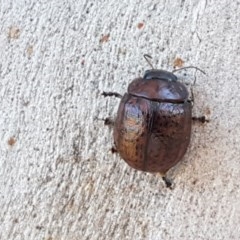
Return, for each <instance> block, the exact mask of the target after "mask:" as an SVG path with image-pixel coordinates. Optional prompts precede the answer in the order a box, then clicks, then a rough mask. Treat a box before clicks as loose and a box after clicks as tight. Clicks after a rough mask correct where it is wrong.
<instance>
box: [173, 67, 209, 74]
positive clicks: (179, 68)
mask: <svg viewBox="0 0 240 240" xmlns="http://www.w3.org/2000/svg"><path fill="white" fill-rule="evenodd" d="M187 68H195V69H196V70H198V71H200V72H201V73H203V74H204V75H206V73H205V72H204V71H203V70H202V69H200V68H198V67H194V66H188V67H183V68H179V69H175V70H173V71H172V72H177V71H181V70H184V69H187Z"/></svg>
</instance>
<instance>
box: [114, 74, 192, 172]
mask: <svg viewBox="0 0 240 240" xmlns="http://www.w3.org/2000/svg"><path fill="white" fill-rule="evenodd" d="M188 95H189V94H188V91H187V89H186V87H185V86H184V85H183V84H182V83H180V82H178V81H177V77H176V76H175V75H174V74H173V73H171V72H167V71H163V70H148V71H146V72H145V74H144V77H143V78H137V79H135V80H133V81H132V82H131V83H130V85H129V86H128V92H127V93H125V94H124V96H123V97H122V100H121V102H120V105H119V109H118V113H117V119H116V122H115V125H114V143H115V146H116V149H117V151H118V153H119V154H120V156H121V157H122V158H123V159H124V160H125V161H126V162H127V163H128V164H129V165H130V166H131V167H133V168H135V169H137V170H142V171H146V172H160V173H161V174H165V173H166V172H167V171H168V170H169V169H170V168H171V167H173V166H174V165H176V164H177V163H178V162H179V161H180V160H181V159H182V157H183V155H184V154H185V152H186V150H187V147H188V145H189V142H190V135H191V124H192V123H191V120H192V111H191V110H192V105H191V102H190V101H188Z"/></svg>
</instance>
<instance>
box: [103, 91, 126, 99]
mask: <svg viewBox="0 0 240 240" xmlns="http://www.w3.org/2000/svg"><path fill="white" fill-rule="evenodd" d="M102 95H103V96H104V97H117V98H122V95H121V94H119V93H117V92H103V93H102Z"/></svg>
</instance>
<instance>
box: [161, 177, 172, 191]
mask: <svg viewBox="0 0 240 240" xmlns="http://www.w3.org/2000/svg"><path fill="white" fill-rule="evenodd" d="M162 180H163V181H164V183H165V185H166V187H167V188H169V189H171V190H172V189H173V186H172V181H171V180H170V179H168V178H167V177H166V176H163V177H162Z"/></svg>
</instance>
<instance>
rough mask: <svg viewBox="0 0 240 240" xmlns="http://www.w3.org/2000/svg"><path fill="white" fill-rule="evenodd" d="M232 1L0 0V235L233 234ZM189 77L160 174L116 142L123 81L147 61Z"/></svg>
mask: <svg viewBox="0 0 240 240" xmlns="http://www.w3.org/2000/svg"><path fill="white" fill-rule="evenodd" d="M239 4H240V1H228V0H222V1H209V0H208V1H207V0H185V1H174V0H172V1H170V0H165V1H157V0H152V1H141V0H133V1H126V0H123V1H113V0H105V1H103V0H102V1H93V0H89V1H86V0H82V1H74V0H72V1H64V0H60V1H47V0H42V1H23V0H15V1H10V0H9V1H7V0H5V1H1V3H0V22H1V24H0V46H1V47H0V56H1V58H0V101H1V105H0V137H1V142H0V144H1V145H0V156H1V157H0V208H1V211H0V239H4V240H5V239H9V240H10V239H14V240H18V239H19V240H20V239H21V240H22V239H27V240H28V239H34V240H36V239H41V240H42V239H44V240H56V239H58V240H59V239H68V240H71V239H151V240H152V239H153V240H155V239H156V240H158V239H195V240H196V239H197V240H198V239H204V240H206V239H211V240H215V239H217V240H218V239H240V204H239V199H240V183H239V176H240V161H239V160H240V159H239V158H240V157H239V156H240V146H239V144H240V101H239V99H240V81H239V67H240V35H239V34H240V18H239V16H240V5H239ZM145 53H148V54H150V55H152V57H153V61H152V62H153V64H154V66H157V67H158V68H163V69H166V70H172V69H173V65H174V61H175V60H176V59H177V58H180V59H182V60H183V61H184V66H188V65H194V66H197V67H199V68H201V69H203V70H204V71H206V72H207V75H206V76H205V75H202V74H201V73H199V72H196V71H195V70H188V71H183V72H178V76H179V78H180V79H182V80H183V81H184V82H185V83H189V84H190V83H193V82H194V80H195V78H196V84H195V85H194V86H193V89H194V96H195V105H194V110H193V111H194V115H196V116H201V115H206V116H207V117H208V119H210V122H209V123H207V124H204V125H200V124H195V125H194V127H193V131H192V140H191V145H190V147H189V150H188V152H187V154H186V155H185V157H184V159H183V161H182V162H181V163H180V164H178V165H177V166H176V167H175V168H174V169H172V170H171V171H170V172H169V176H170V177H171V178H172V179H173V180H174V182H175V188H174V190H172V191H171V190H168V189H166V188H165V187H164V184H163V182H162V181H161V179H160V177H159V176H158V175H154V174H148V173H142V172H137V171H135V170H133V169H131V168H129V167H128V166H127V165H126V164H125V162H124V161H122V160H120V158H119V157H118V156H116V155H112V153H111V152H110V148H111V146H112V143H113V140H112V130H111V129H109V128H107V127H105V126H104V124H103V121H101V120H100V119H102V118H105V117H109V116H111V117H112V118H114V116H115V115H116V111H117V106H118V103H119V100H118V99H114V98H112V99H110V98H103V97H102V96H101V92H102V91H118V92H120V93H124V92H125V91H126V88H127V85H128V84H129V82H130V81H131V80H132V79H133V78H135V77H137V76H140V75H142V74H143V72H144V70H146V69H148V68H149V66H148V65H147V63H146V61H145V60H144V59H143V57H142V56H143V54H145Z"/></svg>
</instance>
